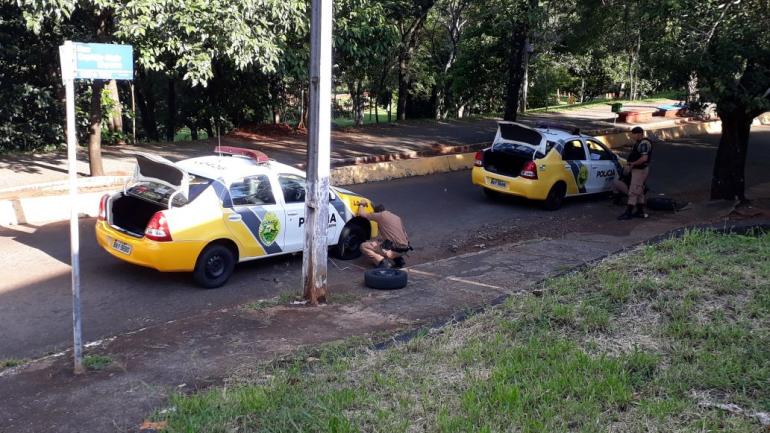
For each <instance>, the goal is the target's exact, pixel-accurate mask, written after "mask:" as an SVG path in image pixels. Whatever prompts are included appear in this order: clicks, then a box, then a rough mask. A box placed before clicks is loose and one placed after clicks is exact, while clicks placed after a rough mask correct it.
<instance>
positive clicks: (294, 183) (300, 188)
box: [278, 174, 305, 203]
mask: <svg viewBox="0 0 770 433" xmlns="http://www.w3.org/2000/svg"><path fill="white" fill-rule="evenodd" d="M278 183H279V184H281V190H282V191H283V201H285V202H286V203H304V202H305V179H303V178H301V177H299V176H294V175H290V174H281V175H279V176H278Z"/></svg>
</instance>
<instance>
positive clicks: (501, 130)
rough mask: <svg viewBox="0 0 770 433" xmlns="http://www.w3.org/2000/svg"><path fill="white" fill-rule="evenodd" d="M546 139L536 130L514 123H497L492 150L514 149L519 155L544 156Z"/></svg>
mask: <svg viewBox="0 0 770 433" xmlns="http://www.w3.org/2000/svg"><path fill="white" fill-rule="evenodd" d="M546 144H547V140H546V137H545V136H544V135H543V134H541V133H540V132H539V131H537V130H536V129H533V128H530V127H528V126H524V125H522V124H520V123H516V122H498V123H497V134H495V140H494V141H493V142H492V149H495V150H498V149H500V150H505V149H510V148H512V149H514V150H516V151H518V152H521V153H528V152H532V153H533V155H534V154H535V153H540V154H542V155H545V153H546V152H545V150H546Z"/></svg>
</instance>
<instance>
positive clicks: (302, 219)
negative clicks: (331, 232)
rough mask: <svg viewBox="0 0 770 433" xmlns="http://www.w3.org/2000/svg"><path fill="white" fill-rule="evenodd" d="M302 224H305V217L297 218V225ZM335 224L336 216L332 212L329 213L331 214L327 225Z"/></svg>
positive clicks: (300, 225)
mask: <svg viewBox="0 0 770 433" xmlns="http://www.w3.org/2000/svg"><path fill="white" fill-rule="evenodd" d="M302 224H305V217H301V218H300V219H299V226H297V227H302ZM335 224H337V217H336V216H335V215H334V214H331V216H330V217H329V225H330V226H333V225H335Z"/></svg>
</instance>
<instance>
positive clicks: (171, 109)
mask: <svg viewBox="0 0 770 433" xmlns="http://www.w3.org/2000/svg"><path fill="white" fill-rule="evenodd" d="M167 103H168V122H167V124H166V141H174V136H175V135H176V87H175V85H174V79H173V78H169V79H168V94H167Z"/></svg>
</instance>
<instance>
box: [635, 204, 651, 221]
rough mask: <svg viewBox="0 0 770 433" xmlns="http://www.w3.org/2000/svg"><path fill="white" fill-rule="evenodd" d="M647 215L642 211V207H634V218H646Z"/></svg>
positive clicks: (641, 205) (639, 205)
mask: <svg viewBox="0 0 770 433" xmlns="http://www.w3.org/2000/svg"><path fill="white" fill-rule="evenodd" d="M648 216H649V215H647V213H646V212H645V211H644V205H643V204H638V205H636V212H634V217H635V218H647V217H648Z"/></svg>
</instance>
